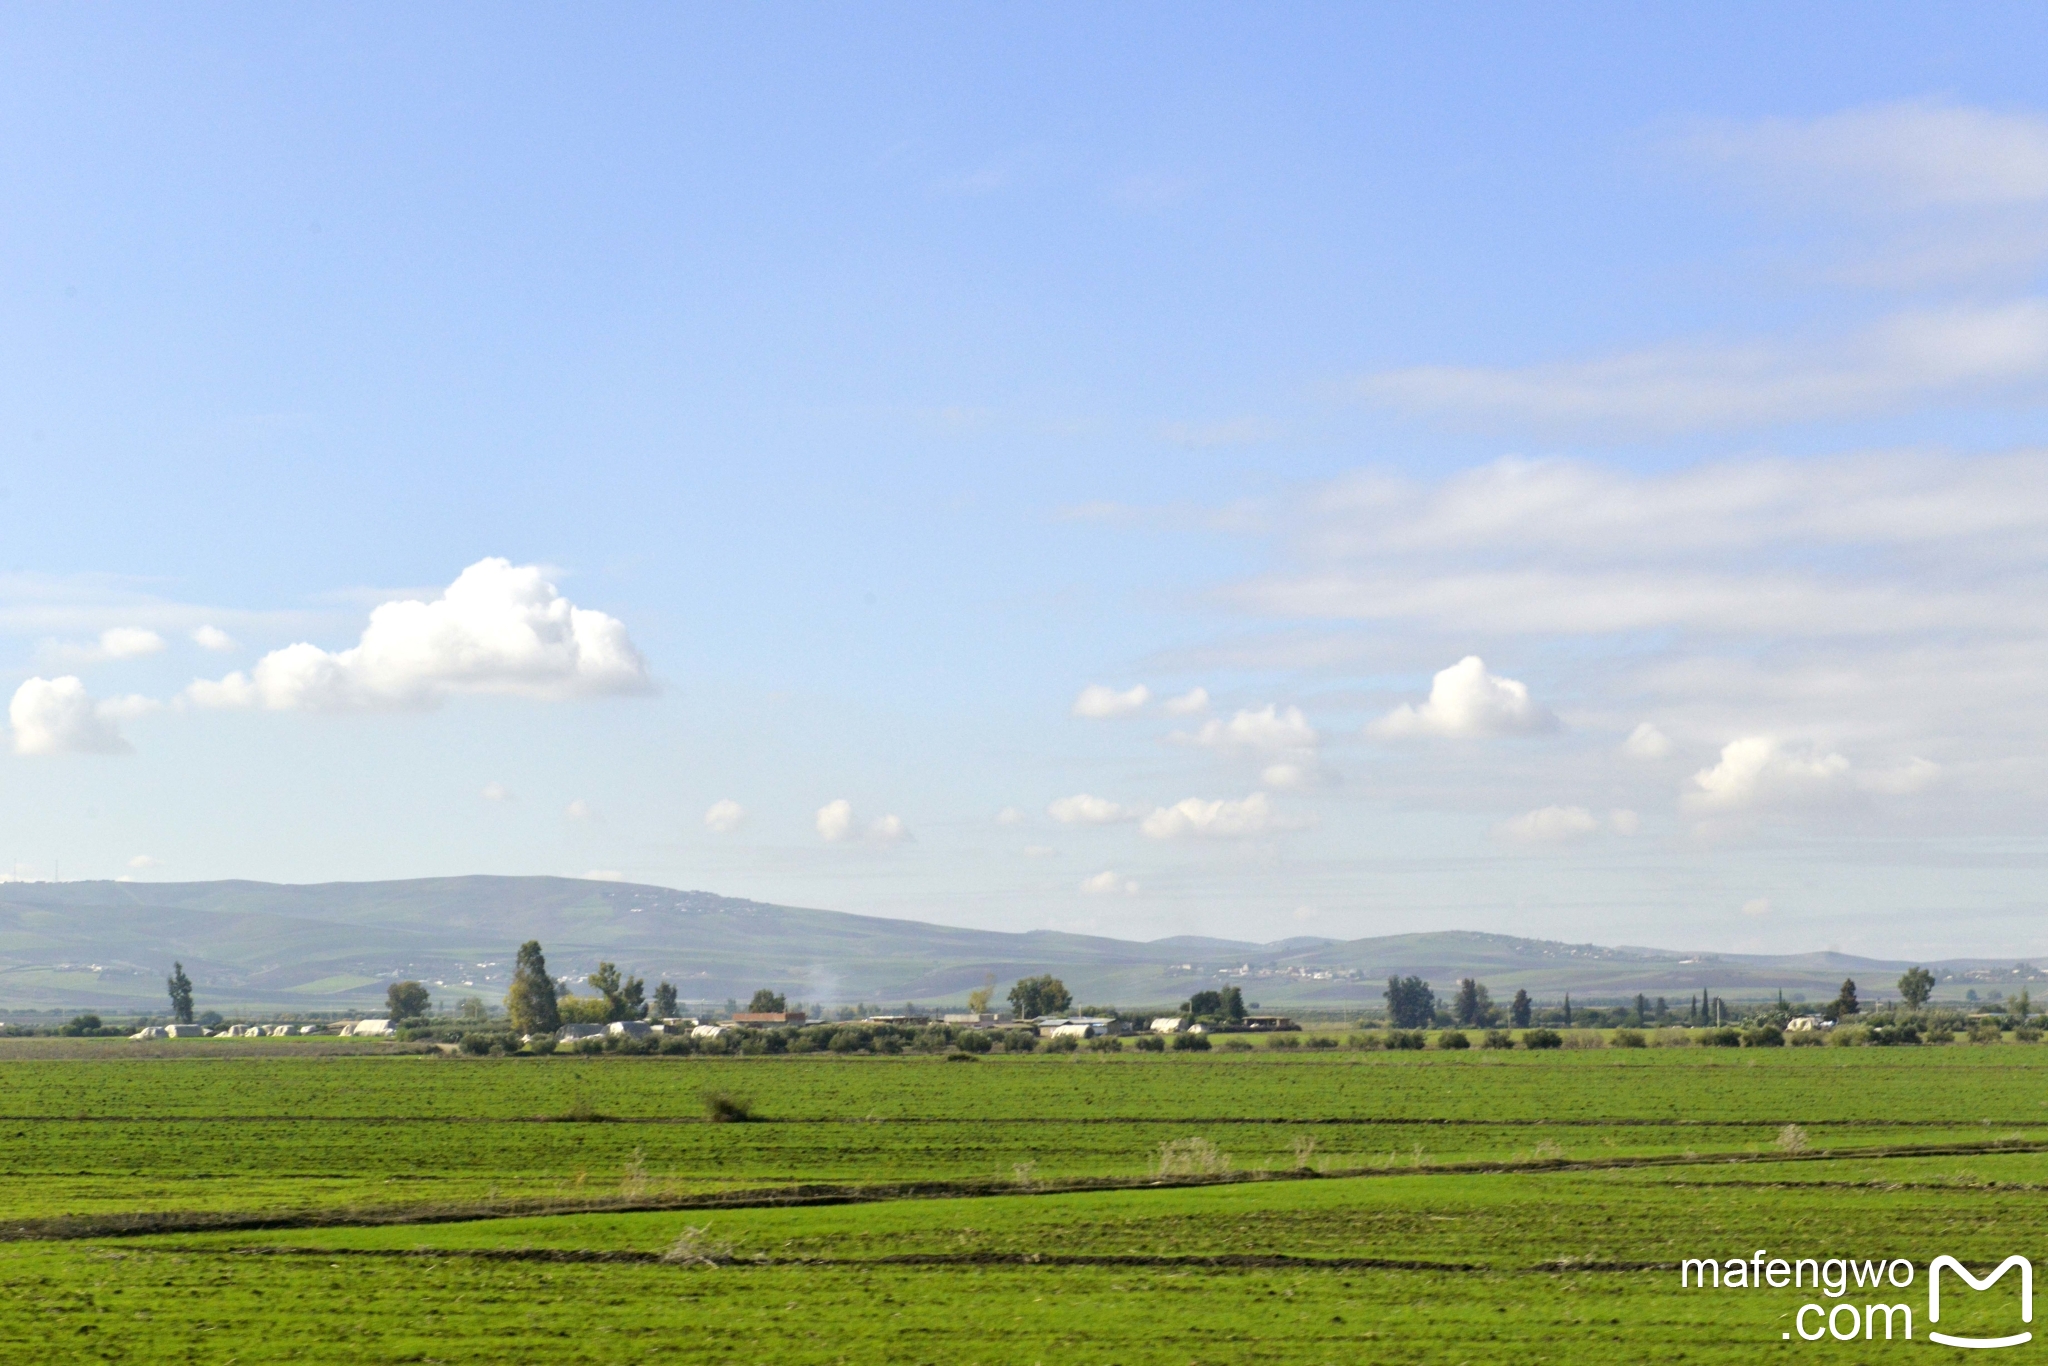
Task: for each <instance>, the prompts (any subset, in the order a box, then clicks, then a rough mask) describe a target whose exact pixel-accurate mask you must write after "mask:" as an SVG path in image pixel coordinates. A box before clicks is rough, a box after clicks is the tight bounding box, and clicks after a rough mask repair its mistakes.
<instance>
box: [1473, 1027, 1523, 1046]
mask: <svg viewBox="0 0 2048 1366" xmlns="http://www.w3.org/2000/svg"><path fill="white" fill-rule="evenodd" d="M1479 1046H1480V1047H1481V1048H1513V1047H1514V1046H1515V1036H1514V1035H1513V1034H1510V1033H1509V1032H1508V1031H1507V1030H1505V1029H1489V1030H1487V1031H1486V1035H1485V1037H1484V1038H1482V1039H1480V1041H1479Z"/></svg>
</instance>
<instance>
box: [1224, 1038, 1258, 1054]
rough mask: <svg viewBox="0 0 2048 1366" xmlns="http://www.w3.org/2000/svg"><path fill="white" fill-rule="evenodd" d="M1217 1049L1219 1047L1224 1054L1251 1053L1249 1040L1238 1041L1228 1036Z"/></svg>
mask: <svg viewBox="0 0 2048 1366" xmlns="http://www.w3.org/2000/svg"><path fill="white" fill-rule="evenodd" d="M1218 1047H1220V1048H1221V1049H1222V1050H1223V1051H1224V1052H1226V1053H1249V1052H1251V1051H1252V1041H1251V1040H1250V1039H1240V1038H1238V1037H1237V1036H1235V1035H1230V1036H1227V1037H1226V1038H1225V1039H1224V1040H1223V1042H1222V1043H1221V1044H1219V1045H1218Z"/></svg>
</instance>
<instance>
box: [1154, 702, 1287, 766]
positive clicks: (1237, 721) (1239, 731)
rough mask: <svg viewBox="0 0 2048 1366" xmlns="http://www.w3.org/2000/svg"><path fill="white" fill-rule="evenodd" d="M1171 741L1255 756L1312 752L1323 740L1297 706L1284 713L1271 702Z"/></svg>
mask: <svg viewBox="0 0 2048 1366" xmlns="http://www.w3.org/2000/svg"><path fill="white" fill-rule="evenodd" d="M1173 738H1174V739H1176V740H1178V741H1180V742H1181V743H1183V744H1190V745H1201V746H1203V747H1205V748H1208V749H1222V750H1237V751H1240V752H1249V753H1255V754H1285V753H1288V752H1290V751H1295V750H1313V749H1314V748H1315V747H1316V746H1317V745H1318V744H1319V743H1321V740H1322V737H1321V736H1319V735H1317V734H1316V731H1315V727H1313V726H1311V725H1310V724H1309V723H1308V721H1307V719H1306V718H1305V717H1303V716H1302V714H1301V708H1300V707H1289V708H1288V709H1287V710H1286V711H1284V712H1283V711H1281V710H1280V709H1279V708H1278V707H1277V706H1276V705H1274V704H1273V703H1271V702H1268V703H1267V704H1266V705H1265V706H1264V707H1261V708H1260V709H1259V710H1257V711H1252V710H1250V709H1248V708H1247V709H1246V710H1244V711H1240V712H1238V713H1237V715H1235V716H1233V717H1231V718H1230V719H1229V720H1228V721H1225V720H1223V719H1222V718H1220V717H1211V718H1210V719H1209V720H1208V721H1205V722H1204V723H1203V724H1202V728H1201V729H1200V730H1198V731H1194V732H1192V733H1190V732H1186V731H1180V732H1176V733H1175V734H1174V737H1173Z"/></svg>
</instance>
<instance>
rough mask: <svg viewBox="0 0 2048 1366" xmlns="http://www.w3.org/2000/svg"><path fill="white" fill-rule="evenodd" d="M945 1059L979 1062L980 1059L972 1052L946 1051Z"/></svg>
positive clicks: (948, 1060)
mask: <svg viewBox="0 0 2048 1366" xmlns="http://www.w3.org/2000/svg"><path fill="white" fill-rule="evenodd" d="M946 1061H947V1062H980V1061H981V1059H980V1058H978V1057H976V1056H975V1055H974V1054H972V1053H948V1054H947V1055H946Z"/></svg>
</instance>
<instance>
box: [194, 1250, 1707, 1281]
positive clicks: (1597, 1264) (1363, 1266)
mask: <svg viewBox="0 0 2048 1366" xmlns="http://www.w3.org/2000/svg"><path fill="white" fill-rule="evenodd" d="M178 1255H179V1256H210V1257H224V1258H225V1257H286V1258H290V1257H298V1258H306V1259H311V1260H325V1261H329V1262H333V1261H338V1260H343V1259H351V1258H374V1259H397V1260H407V1261H443V1260H447V1261H479V1262H542V1263H567V1264H577V1263H584V1264H597V1265H604V1264H625V1265H638V1266H648V1265H662V1264H666V1265H670V1266H675V1267H677V1268H679V1269H684V1270H699V1269H704V1270H708V1269H719V1270H726V1269H730V1270H749V1269H763V1270H769V1269H778V1268H789V1267H802V1268H819V1269H859V1268H865V1267H875V1266H923V1267H953V1266H1016V1267H1039V1266H1042V1267H1069V1266H1096V1267H1109V1268H1115V1267H1145V1268H1157V1269H1168V1270H1170V1269H1175V1268H1182V1267H1185V1268H1190V1269H1203V1270H1301V1271H1428V1272H1489V1273H1500V1272H1509V1273H1514V1272H1522V1273H1535V1274H1550V1275H1555V1274H1558V1273H1568V1272H1577V1271H1609V1272H1614V1271H1619V1272H1635V1271H1676V1270H1677V1269H1678V1263H1677V1262H1671V1261H1661V1262H1658V1261H1637V1262H1630V1261H1610V1260H1594V1259H1590V1258H1589V1259H1583V1260H1581V1259H1577V1258H1571V1257H1563V1258H1559V1259H1557V1260H1555V1261H1547V1262H1538V1263H1536V1264H1534V1265H1533V1266H1525V1267H1507V1266H1495V1265H1491V1264H1488V1263H1484V1262H1436V1261H1424V1260H1419V1259H1416V1258H1406V1257H1346V1256H1308V1255H1295V1254H1292V1253H1285V1252H1258V1253H1254V1252H1181V1253H1149V1252H899V1253H883V1254H880V1255H877V1256H873V1257H776V1256H771V1255H768V1254H762V1255H760V1256H754V1257H727V1256H702V1255H697V1254H693V1253H684V1254H680V1255H679V1254H677V1253H674V1252H648V1251H642V1250H638V1249H621V1248H562V1247H481V1248H479V1247H471V1248H431V1247H405V1248H398V1247H388V1248H387V1247H348V1248H331V1247H292V1246H282V1245H279V1246H268V1247H263V1246H258V1247H236V1248H179V1249H178Z"/></svg>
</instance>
